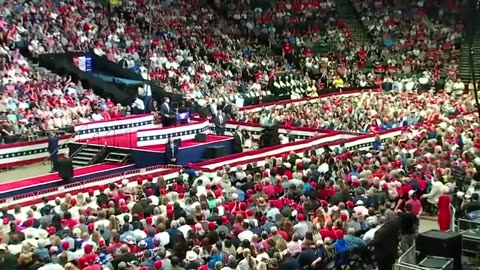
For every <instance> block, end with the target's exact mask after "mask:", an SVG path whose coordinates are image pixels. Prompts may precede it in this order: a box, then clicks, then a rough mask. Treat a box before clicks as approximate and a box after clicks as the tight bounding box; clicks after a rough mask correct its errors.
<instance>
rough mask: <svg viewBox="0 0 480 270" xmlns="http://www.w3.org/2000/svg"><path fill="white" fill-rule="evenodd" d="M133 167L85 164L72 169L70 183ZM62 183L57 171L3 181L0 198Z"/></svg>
mask: <svg viewBox="0 0 480 270" xmlns="http://www.w3.org/2000/svg"><path fill="white" fill-rule="evenodd" d="M134 167H135V166H134V165H133V164H130V165H125V164H120V163H116V164H112V163H100V164H95V165H91V166H85V167H82V168H78V169H74V172H73V175H74V178H73V179H72V180H71V183H73V182H78V181H84V180H87V179H91V178H95V177H101V176H106V175H111V174H115V173H120V172H124V171H128V170H131V169H133V168H134ZM62 184H64V183H62V179H61V178H60V176H59V175H58V173H49V174H44V175H40V176H36V177H31V178H26V179H23V180H17V181H11V182H5V183H1V184H0V199H1V198H7V197H11V196H15V195H20V194H25V193H28V192H34V191H38V190H42V189H48V188H52V187H57V186H59V185H62Z"/></svg>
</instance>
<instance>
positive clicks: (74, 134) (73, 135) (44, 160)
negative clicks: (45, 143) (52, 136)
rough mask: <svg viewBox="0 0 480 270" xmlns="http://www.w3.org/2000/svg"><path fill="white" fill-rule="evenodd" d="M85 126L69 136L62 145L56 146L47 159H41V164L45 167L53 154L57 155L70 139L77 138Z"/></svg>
mask: <svg viewBox="0 0 480 270" xmlns="http://www.w3.org/2000/svg"><path fill="white" fill-rule="evenodd" d="M86 127H87V126H82V127H81V128H80V129H79V130H77V131H75V132H73V133H72V134H71V136H70V137H69V138H68V139H67V140H66V141H65V142H64V143H62V144H61V145H59V146H57V148H56V149H55V151H53V153H51V154H50V155H48V157H46V158H45V159H43V161H42V164H43V165H45V162H47V161H48V160H49V159H50V158H51V157H52V156H53V154H58V151H59V150H60V149H61V148H63V146H64V145H65V144H67V143H70V141H71V140H72V138H75V137H76V136H77V134H78V133H79V132H80V131H82V130H83V129H84V128H86Z"/></svg>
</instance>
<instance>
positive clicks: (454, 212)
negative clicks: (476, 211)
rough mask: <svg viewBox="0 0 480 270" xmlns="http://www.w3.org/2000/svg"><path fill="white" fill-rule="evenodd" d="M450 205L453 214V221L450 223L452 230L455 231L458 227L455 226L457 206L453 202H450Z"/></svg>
mask: <svg viewBox="0 0 480 270" xmlns="http://www.w3.org/2000/svg"><path fill="white" fill-rule="evenodd" d="M449 207H450V210H451V214H452V221H451V224H450V230H451V231H453V232H456V231H457V228H456V226H455V216H456V212H457V209H455V206H453V204H450V206H449Z"/></svg>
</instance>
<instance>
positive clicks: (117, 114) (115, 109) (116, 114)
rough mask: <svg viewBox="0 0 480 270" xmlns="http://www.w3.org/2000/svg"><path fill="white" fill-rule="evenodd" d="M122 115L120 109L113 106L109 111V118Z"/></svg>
mask: <svg viewBox="0 0 480 270" xmlns="http://www.w3.org/2000/svg"><path fill="white" fill-rule="evenodd" d="M121 117H122V113H121V112H120V110H119V109H118V108H117V107H115V108H113V109H112V112H111V113H110V118H111V119H118V118H121Z"/></svg>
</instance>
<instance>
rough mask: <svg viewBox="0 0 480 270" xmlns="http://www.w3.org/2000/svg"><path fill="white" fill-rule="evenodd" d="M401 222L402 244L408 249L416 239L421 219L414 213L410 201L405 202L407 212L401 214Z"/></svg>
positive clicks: (402, 246)
mask: <svg viewBox="0 0 480 270" xmlns="http://www.w3.org/2000/svg"><path fill="white" fill-rule="evenodd" d="M399 223H400V235H401V240H400V245H401V248H402V250H403V251H404V252H405V251H407V250H408V249H409V248H410V247H411V246H412V245H413V241H414V240H415V237H416V234H417V231H418V226H419V225H420V220H419V219H418V217H417V215H415V214H414V213H413V206H412V205H411V204H410V203H407V204H405V213H401V214H400V215H399Z"/></svg>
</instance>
